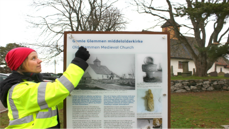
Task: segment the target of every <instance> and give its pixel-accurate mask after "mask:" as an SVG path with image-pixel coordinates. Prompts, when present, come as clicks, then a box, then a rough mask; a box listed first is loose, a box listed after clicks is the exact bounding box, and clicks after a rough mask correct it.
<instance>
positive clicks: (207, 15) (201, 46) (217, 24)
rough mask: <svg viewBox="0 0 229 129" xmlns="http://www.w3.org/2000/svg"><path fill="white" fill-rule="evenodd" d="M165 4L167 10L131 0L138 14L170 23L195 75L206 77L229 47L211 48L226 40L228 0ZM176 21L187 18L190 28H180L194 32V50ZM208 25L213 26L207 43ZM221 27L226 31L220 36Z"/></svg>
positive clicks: (149, 0) (147, 0) (146, 0)
mask: <svg viewBox="0 0 229 129" xmlns="http://www.w3.org/2000/svg"><path fill="white" fill-rule="evenodd" d="M165 2H166V3H167V6H163V7H155V5H157V4H155V3H154V1H153V0H134V5H136V6H137V9H138V12H139V13H146V14H150V15H152V16H155V17H158V18H160V19H162V20H164V21H168V22H170V24H171V25H172V26H173V30H174V32H175V36H176V38H177V39H178V41H179V42H180V43H182V44H184V45H185V46H186V48H187V50H188V51H189V53H191V55H192V58H193V60H194V62H195V66H196V75H197V76H206V75H207V71H208V70H209V69H210V68H211V67H212V65H213V63H214V62H215V61H216V59H217V58H218V57H221V56H226V54H228V53H229V52H228V44H224V45H223V44H221V46H215V45H214V44H215V43H221V40H222V38H223V37H225V36H227V35H226V34H227V33H228V31H229V27H226V26H225V23H226V21H227V18H228V16H229V9H228V7H229V2H228V0H201V1H200V0H199V1H198V0H186V4H180V3H176V4H173V3H171V1H170V0H165ZM182 2H184V1H182ZM175 17H181V18H186V19H187V20H190V21H191V25H190V26H189V25H187V24H186V23H185V24H179V25H181V26H184V27H187V28H189V29H191V30H192V31H193V34H194V38H195V41H196V44H195V47H192V44H190V43H189V42H188V40H187V38H186V37H185V36H184V35H183V34H182V33H180V31H179V25H178V24H177V23H178V22H177V21H176V20H175V19H176V18H175ZM209 22H214V24H213V28H214V30H213V31H212V32H211V36H210V39H209V40H208V41H207V39H206V26H207V25H208V23H209ZM223 27H226V30H225V31H224V32H222V30H223ZM195 50H197V51H198V52H196V51H195Z"/></svg>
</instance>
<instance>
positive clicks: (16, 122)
mask: <svg viewBox="0 0 229 129" xmlns="http://www.w3.org/2000/svg"><path fill="white" fill-rule="evenodd" d="M31 121H33V115H30V116H26V117H23V118H21V119H16V120H11V121H10V123H9V125H19V124H24V123H29V122H31Z"/></svg>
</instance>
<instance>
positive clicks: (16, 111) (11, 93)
mask: <svg viewBox="0 0 229 129" xmlns="http://www.w3.org/2000/svg"><path fill="white" fill-rule="evenodd" d="M16 85H17V84H16ZM16 85H13V86H12V87H11V88H10V90H9V103H10V107H11V110H12V114H13V118H14V119H17V118H19V115H18V110H17V108H16V106H15V104H14V101H13V99H12V95H13V90H14V88H15V86H16Z"/></svg>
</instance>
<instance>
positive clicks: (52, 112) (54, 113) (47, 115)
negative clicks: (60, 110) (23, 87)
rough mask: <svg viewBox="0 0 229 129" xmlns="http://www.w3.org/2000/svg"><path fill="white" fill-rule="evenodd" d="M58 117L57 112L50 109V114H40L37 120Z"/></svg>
mask: <svg viewBox="0 0 229 129" xmlns="http://www.w3.org/2000/svg"><path fill="white" fill-rule="evenodd" d="M56 115H57V110H52V109H51V108H49V110H48V112H38V113H37V118H38V119H39V118H50V117H53V116H56Z"/></svg>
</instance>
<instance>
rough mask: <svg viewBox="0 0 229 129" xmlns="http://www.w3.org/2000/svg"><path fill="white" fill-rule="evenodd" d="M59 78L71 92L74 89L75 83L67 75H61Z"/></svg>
mask: <svg viewBox="0 0 229 129" xmlns="http://www.w3.org/2000/svg"><path fill="white" fill-rule="evenodd" d="M58 80H59V81H60V82H61V83H62V84H63V85H64V87H66V88H67V89H68V91H69V92H71V91H72V90H74V85H73V84H72V83H71V82H70V81H69V80H68V79H67V78H66V77H65V76H61V77H60V78H59V79H58Z"/></svg>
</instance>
